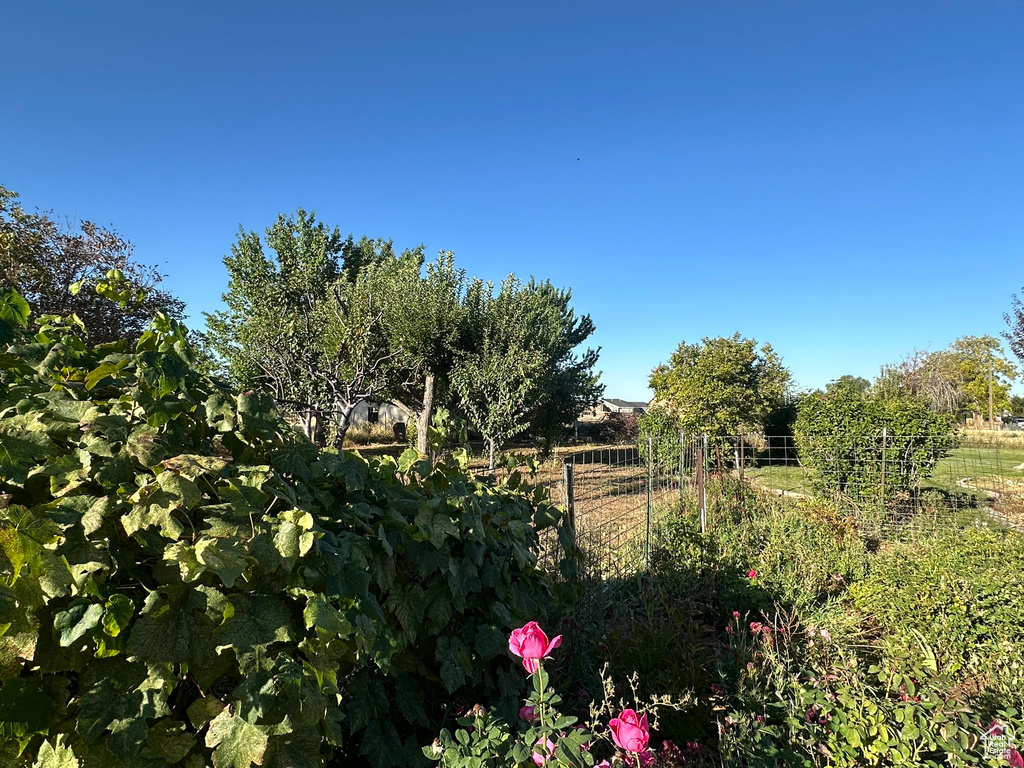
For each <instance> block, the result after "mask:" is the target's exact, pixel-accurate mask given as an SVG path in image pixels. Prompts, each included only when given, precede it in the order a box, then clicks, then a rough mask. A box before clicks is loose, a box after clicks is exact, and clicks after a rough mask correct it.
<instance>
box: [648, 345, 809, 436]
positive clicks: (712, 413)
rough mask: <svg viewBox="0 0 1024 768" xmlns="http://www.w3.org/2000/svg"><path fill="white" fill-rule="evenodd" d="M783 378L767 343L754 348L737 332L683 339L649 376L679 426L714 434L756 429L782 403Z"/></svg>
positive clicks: (786, 375) (785, 384)
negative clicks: (693, 341) (690, 340)
mask: <svg viewBox="0 0 1024 768" xmlns="http://www.w3.org/2000/svg"><path fill="white" fill-rule="evenodd" d="M789 381H790V375H789V371H788V370H787V369H786V368H785V367H784V366H783V365H782V360H781V358H779V356H778V355H777V354H776V353H775V351H774V350H773V349H772V347H771V345H770V344H764V345H763V346H761V347H760V349H758V347H757V342H756V341H755V340H754V339H744V338H741V337H740V335H739V334H738V333H737V334H734V335H733V336H730V337H718V338H705V339H703V340H702V341H701V342H700V343H699V344H687V343H686V342H685V341H684V342H682V343H680V345H679V348H678V349H676V351H675V353H673V355H672V357H671V358H670V359H669V364H668V365H659V366H658V367H657V368H655V369H654V370H653V371H652V372H651V376H650V386H651V389H653V390H654V395H655V399H656V400H658V401H660V402H662V403H664V404H665V405H667V406H668V407H670V408H672V409H673V410H674V411H675V412H676V414H677V415H678V418H679V424H680V426H681V428H682V429H684V430H686V431H687V432H706V433H708V434H713V435H718V436H724V435H734V434H738V433H739V432H741V431H743V430H748V429H758V428H760V427H761V426H762V425H763V423H764V421H765V419H766V418H767V417H768V416H769V414H770V413H771V412H772V411H773V410H775V409H776V408H778V407H780V406H781V405H782V404H783V403H784V401H785V398H786V395H787V392H788V389H789Z"/></svg>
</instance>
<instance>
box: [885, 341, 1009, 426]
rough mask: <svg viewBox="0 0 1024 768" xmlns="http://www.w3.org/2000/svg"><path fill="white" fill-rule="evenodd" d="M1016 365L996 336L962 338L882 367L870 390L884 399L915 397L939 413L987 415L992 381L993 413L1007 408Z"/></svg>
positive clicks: (917, 352) (914, 353) (912, 354)
mask: <svg viewBox="0 0 1024 768" xmlns="http://www.w3.org/2000/svg"><path fill="white" fill-rule="evenodd" d="M1016 376H1017V367H1016V366H1015V365H1014V364H1013V363H1012V362H1011V361H1009V360H1008V359H1007V358H1006V355H1005V353H1004V352H1003V347H1002V344H1001V343H1000V341H999V339H997V338H996V337H994V336H961V337H960V338H958V339H957V340H956V341H954V342H953V343H952V344H950V345H949V347H947V348H946V349H942V350H938V351H936V352H921V351H916V352H913V353H911V354H910V355H908V356H907V357H906V358H904V359H903V360H902V361H900V362H899V363H897V364H895V365H887V366H883V367H882V370H881V372H880V374H879V377H878V379H876V381H875V383H874V385H873V387H872V392H873V394H875V395H876V396H878V397H880V398H882V399H886V398H897V397H905V396H911V397H918V398H921V399H922V400H924V401H925V402H927V403H928V405H929V407H931V409H932V410H933V411H935V412H937V413H952V414H954V415H966V414H968V413H987V412H988V407H989V384H990V378H991V386H992V405H993V410H994V411H996V412H998V411H1002V410H1003V409H1004V408H1009V405H1010V400H1009V398H1010V383H1011V382H1012V381H1013V380H1014V379H1015V378H1016Z"/></svg>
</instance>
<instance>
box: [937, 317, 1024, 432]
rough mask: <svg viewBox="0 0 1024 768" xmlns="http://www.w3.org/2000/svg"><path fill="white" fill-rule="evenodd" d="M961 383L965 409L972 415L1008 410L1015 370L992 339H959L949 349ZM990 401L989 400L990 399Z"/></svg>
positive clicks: (993, 337)
mask: <svg viewBox="0 0 1024 768" xmlns="http://www.w3.org/2000/svg"><path fill="white" fill-rule="evenodd" d="M949 354H950V355H951V357H952V358H953V361H954V365H955V366H956V369H957V372H958V374H959V377H960V380H961V381H962V382H963V393H964V406H965V407H966V408H967V410H969V411H971V412H972V413H975V414H987V413H988V411H989V404H990V402H991V406H992V410H993V412H994V413H999V412H1000V411H1002V410H1003V409H1004V408H1009V407H1010V383H1011V382H1012V381H1013V380H1014V379H1016V378H1017V367H1016V366H1015V365H1014V364H1013V363H1011V362H1010V361H1009V360H1007V359H1006V356H1005V354H1004V352H1003V345H1002V343H1001V342H1000V341H999V339H997V338H996V337H995V336H962V337H960V338H959V339H957V340H956V341H954V342H953V343H952V344H951V345H950V347H949ZM990 398H991V399H990Z"/></svg>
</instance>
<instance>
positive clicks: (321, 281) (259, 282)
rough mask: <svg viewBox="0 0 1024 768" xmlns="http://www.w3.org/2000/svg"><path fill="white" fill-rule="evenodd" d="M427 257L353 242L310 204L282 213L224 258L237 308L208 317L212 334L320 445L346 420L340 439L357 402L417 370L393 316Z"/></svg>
mask: <svg viewBox="0 0 1024 768" xmlns="http://www.w3.org/2000/svg"><path fill="white" fill-rule="evenodd" d="M264 242H265V243H266V246H268V247H269V248H270V250H271V251H272V252H273V255H268V253H267V251H266V249H265V248H264ZM421 258H422V257H421V255H420V254H419V253H418V252H409V253H406V254H404V255H403V256H401V257H399V256H396V254H395V253H394V250H393V248H392V244H391V242H390V241H387V240H370V239H367V238H363V239H361V240H359V241H356V240H354V239H353V238H352V237H351V236H349V237H348V238H347V239H345V238H343V237H342V236H341V233H340V232H339V230H338V229H337V228H334V229H333V230H332V229H331V228H330V227H328V226H327V225H325V224H324V223H322V222H318V221H317V220H316V217H315V214H307V213H306V212H305V211H304V210H302V209H301V208H300V209H299V210H298V212H297V214H296V215H295V216H286V215H284V214H281V215H280V216H278V219H277V221H276V222H275V223H274V225H273V226H271V227H269V228H268V229H267V230H266V236H265V238H261V237H260V236H259V235H258V234H257V233H256V232H246V231H244V230H241V231H240V233H239V238H238V242H237V243H235V245H233V246H232V248H231V254H230V255H229V256H227V257H225V259H224V263H225V265H226V266H227V268H228V273H229V275H230V282H229V284H228V291H227V293H225V294H224V296H223V299H224V302H225V304H226V305H227V309H226V310H225V311H222V312H216V313H212V314H207V315H206V320H207V329H208V330H207V333H206V339H207V341H208V343H209V345H210V347H211V348H212V349H213V350H214V351H215V352H216V353H217V354H218V355H219V356H220V357H221V359H222V360H223V361H224V362H225V364H226V366H227V370H228V372H229V374H230V376H231V378H232V379H233V380H234V381H236V382H237V383H238V384H239V385H241V386H244V387H262V388H265V389H266V390H268V391H269V392H271V393H272V394H273V396H274V399H275V401H276V402H277V403H278V405H279V406H280V407H282V408H283V409H285V410H286V411H289V412H291V413H293V414H295V415H296V416H297V417H298V418H299V421H300V424H301V426H302V429H303V432H304V433H305V434H306V435H307V436H308V437H310V438H311V439H313V440H314V441H316V442H317V443H318V444H323V443H324V441H325V440H326V437H327V435H326V429H325V427H326V424H327V423H328V422H329V420H330V419H331V417H332V416H334V417H336V423H337V425H338V440H339V442H340V441H341V440H343V439H344V434H345V431H346V429H347V427H348V423H349V419H350V417H351V414H352V411H353V410H354V409H355V407H356V405H358V404H359V403H360V402H361V401H363V400H374V399H382V398H385V397H387V396H388V394H389V393H390V391H391V390H392V388H394V387H395V386H396V385H398V384H400V383H402V382H403V381H404V380H405V379H406V378H408V377H409V375H410V370H411V366H410V363H409V361H408V360H407V359H406V358H405V357H404V355H403V353H402V352H401V350H396V349H394V348H393V347H391V346H390V344H389V339H388V336H387V334H386V333H385V330H384V327H385V326H384V321H385V317H386V315H387V308H388V307H389V306H390V305H391V304H392V303H393V302H394V301H395V300H396V299H395V290H396V286H397V285H398V281H397V277H396V276H397V275H398V274H400V273H402V272H403V271H405V270H408V269H410V265H411V264H417V263H418V262H417V260H419V259H421Z"/></svg>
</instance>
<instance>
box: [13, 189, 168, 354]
mask: <svg viewBox="0 0 1024 768" xmlns="http://www.w3.org/2000/svg"><path fill="white" fill-rule="evenodd" d="M110 270H119V271H120V272H121V273H123V277H124V280H123V283H122V285H121V288H122V289H124V290H125V291H126V295H128V296H130V300H129V301H127V302H126V304H125V306H123V307H122V306H118V304H117V303H114V302H111V301H108V300H107V299H105V298H104V297H102V296H100V295H98V294H97V292H96V290H95V287H96V285H97V284H99V283H102V282H103V281H104V280H105V277H106V274H107V272H108V271H110ZM162 279H163V277H162V275H161V274H160V272H159V271H157V270H156V269H155V268H154V267H151V266H146V265H144V264H141V263H139V262H137V261H135V259H134V258H133V255H132V245H131V243H129V242H128V240H126V239H125V238H123V237H121V236H120V235H119V234H117V233H116V232H114V231H113V230H110V229H106V228H104V227H100V226H97V225H96V224H94V223H92V222H90V221H83V222H81V223H78V224H75V225H72V224H71V223H65V224H59V223H58V222H57V221H55V220H54V219H53V218H52V214H51V213H50V212H46V213H29V212H28V211H26V210H25V209H24V208H22V206H21V205H20V204H19V203H18V195H17V193H15V192H12V191H11V190H8V189H6V188H5V187H3V186H0V290H5V289H9V288H12V289H14V290H16V291H17V292H18V293H19V294H21V295H22V296H24V297H25V299H26V300H27V301H28V302H29V304H30V305H31V306H32V312H33V316H34V317H40V316H41V315H70V314H72V313H74V314H76V315H78V317H79V318H80V319H81V320H82V322H83V323H84V325H85V332H86V335H87V337H88V340H89V342H90V343H93V344H104V343H107V342H111V341H117V340H118V339H129V340H131V341H134V340H135V339H138V338H139V336H141V335H142V332H143V331H144V330H145V328H146V326H147V324H148V323H149V321H150V319H151V318H152V317H153V315H155V314H156V313H157V312H164V313H165V314H167V315H168V316H170V317H172V318H174V319H176V320H181V319H182V317H183V315H184V311H185V304H184V302H182V301H181V300H180V299H177V298H175V297H174V296H172V295H171V294H170V293H168V292H167V291H163V290H161V289H160V288H158V287H157V286H158V285H159V284H160V282H161V280H162ZM75 285H78V286H79V287H80V288H81V290H78V291H76V292H75V293H72V292H71V288H72V286H75Z"/></svg>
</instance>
